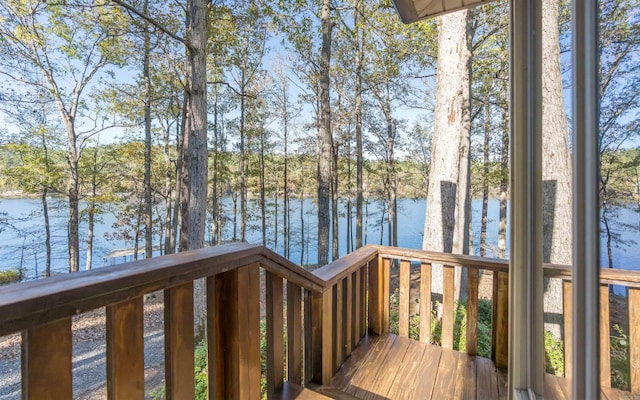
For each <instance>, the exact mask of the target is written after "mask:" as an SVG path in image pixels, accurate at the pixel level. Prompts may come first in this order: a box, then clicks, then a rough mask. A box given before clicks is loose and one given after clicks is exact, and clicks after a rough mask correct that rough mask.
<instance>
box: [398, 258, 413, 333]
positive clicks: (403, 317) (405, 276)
mask: <svg viewBox="0 0 640 400" xmlns="http://www.w3.org/2000/svg"><path fill="white" fill-rule="evenodd" d="M410 292H411V264H410V263H409V261H404V260H403V261H401V262H400V299H399V300H400V302H399V306H398V307H399V312H398V314H399V317H398V321H399V322H398V335H399V336H401V337H409V297H410V295H409V294H410Z"/></svg>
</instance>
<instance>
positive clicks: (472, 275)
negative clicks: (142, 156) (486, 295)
mask: <svg viewBox="0 0 640 400" xmlns="http://www.w3.org/2000/svg"><path fill="white" fill-rule="evenodd" d="M478 275H479V271H478V269H477V268H468V269H467V354H469V355H471V356H475V355H476V354H478V277H479V276H478Z"/></svg>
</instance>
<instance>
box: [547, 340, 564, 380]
mask: <svg viewBox="0 0 640 400" xmlns="http://www.w3.org/2000/svg"><path fill="white" fill-rule="evenodd" d="M544 348H545V354H544V356H545V361H546V362H545V367H546V371H547V373H548V374H552V375H558V376H562V375H564V343H562V341H561V340H559V339H556V337H555V336H553V334H552V333H551V332H549V331H545V332H544Z"/></svg>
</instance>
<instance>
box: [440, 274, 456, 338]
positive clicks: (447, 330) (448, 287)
mask: <svg viewBox="0 0 640 400" xmlns="http://www.w3.org/2000/svg"><path fill="white" fill-rule="evenodd" d="M442 269H443V279H444V286H443V293H442V337H441V341H442V347H443V348H445V349H453V324H454V317H455V304H454V303H455V276H454V275H455V270H454V267H452V266H450V265H445V266H443V267H442Z"/></svg>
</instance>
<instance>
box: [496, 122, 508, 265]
mask: <svg viewBox="0 0 640 400" xmlns="http://www.w3.org/2000/svg"><path fill="white" fill-rule="evenodd" d="M508 127H509V113H508V111H507V110H506V109H505V110H503V111H502V148H501V149H500V216H499V223H498V258H502V259H504V258H507V199H508V197H509V194H508V193H509V128H508Z"/></svg>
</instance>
